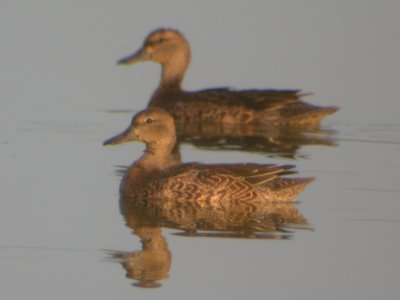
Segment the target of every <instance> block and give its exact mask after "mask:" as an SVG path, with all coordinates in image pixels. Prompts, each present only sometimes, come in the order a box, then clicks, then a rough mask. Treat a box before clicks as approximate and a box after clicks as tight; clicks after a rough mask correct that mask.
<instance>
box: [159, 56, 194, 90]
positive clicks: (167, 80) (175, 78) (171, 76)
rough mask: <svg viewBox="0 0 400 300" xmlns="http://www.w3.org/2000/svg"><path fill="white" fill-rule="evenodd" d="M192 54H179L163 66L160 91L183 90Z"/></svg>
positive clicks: (170, 58)
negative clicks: (182, 86)
mask: <svg viewBox="0 0 400 300" xmlns="http://www.w3.org/2000/svg"><path fill="white" fill-rule="evenodd" d="M189 60H190V54H188V53H178V54H176V55H173V56H171V57H169V59H168V61H166V62H165V63H163V64H162V72H161V82H160V85H159V87H158V89H159V90H160V89H163V90H165V89H168V90H171V89H178V90H180V89H181V84H182V81H183V77H184V75H185V72H186V70H187V68H188V66H189Z"/></svg>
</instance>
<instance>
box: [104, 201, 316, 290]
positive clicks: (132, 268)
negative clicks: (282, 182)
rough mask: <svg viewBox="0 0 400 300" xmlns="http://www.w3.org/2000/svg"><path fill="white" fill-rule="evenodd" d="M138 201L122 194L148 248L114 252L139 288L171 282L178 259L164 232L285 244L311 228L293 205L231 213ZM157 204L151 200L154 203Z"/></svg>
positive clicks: (132, 223)
mask: <svg viewBox="0 0 400 300" xmlns="http://www.w3.org/2000/svg"><path fill="white" fill-rule="evenodd" d="M136 200H137V199H135V198H131V197H126V196H123V195H121V198H120V208H121V214H122V215H123V217H124V219H125V223H126V225H127V226H128V227H130V228H132V232H133V234H135V235H137V236H138V237H139V238H140V240H141V243H142V250H141V251H133V252H123V251H109V255H110V257H111V258H112V260H114V261H117V262H119V263H121V265H122V267H123V268H124V269H125V270H126V276H127V277H128V278H130V279H132V280H135V282H134V283H133V285H134V286H137V287H145V288H157V287H160V286H161V283H160V281H162V280H164V279H167V278H168V277H169V270H170V268H171V260H172V254H171V252H170V250H169V248H168V243H167V240H166V238H165V237H164V236H163V235H162V227H166V228H172V229H177V230H179V231H178V232H176V233H174V234H175V235H179V236H189V237H214V238H242V239H270V240H285V239H290V238H291V237H292V234H293V231H292V229H294V228H296V229H311V226H310V225H309V223H308V221H307V220H306V219H305V218H304V217H303V216H302V215H301V213H300V212H299V211H298V209H297V208H296V207H295V205H294V203H293V202H285V203H283V202H281V203H278V202H276V203H272V202H271V203H265V204H264V205H262V206H260V207H257V208H256V209H255V210H253V211H243V210H242V209H241V208H240V207H231V209H230V210H228V211H222V210H211V211H210V210H209V209H208V208H207V209H206V208H200V209H193V207H180V208H176V207H174V206H173V205H172V206H171V204H170V203H169V202H168V201H167V202H161V204H160V205H158V206H157V207H155V206H151V207H148V206H146V205H143V202H141V201H139V202H138V201H136ZM153 200H154V199H151V198H149V199H148V201H149V202H151V201H153Z"/></svg>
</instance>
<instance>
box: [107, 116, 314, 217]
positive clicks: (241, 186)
mask: <svg viewBox="0 0 400 300" xmlns="http://www.w3.org/2000/svg"><path fill="white" fill-rule="evenodd" d="M128 141H141V142H144V143H145V144H146V150H145V152H144V154H143V155H142V157H141V158H140V159H139V160H137V161H136V162H134V163H133V164H132V165H131V166H130V167H129V168H128V170H127V171H126V173H125V175H124V178H123V180H122V182H121V186H120V191H121V194H122V195H124V196H129V197H132V198H133V199H135V201H138V202H140V201H142V202H144V203H146V201H147V200H148V199H152V201H149V203H146V205H148V206H151V205H155V206H157V205H158V204H157V203H158V202H159V203H163V202H165V201H169V203H171V205H175V206H182V205H184V206H188V205H189V206H193V207H194V208H195V207H201V208H204V207H208V208H210V209H225V210H226V209H229V207H230V206H232V205H233V206H235V207H241V206H242V207H243V209H252V208H255V207H256V206H257V205H259V204H260V203H263V202H275V201H278V202H279V201H292V200H293V199H294V198H295V197H296V196H297V195H298V194H299V193H300V192H301V191H302V190H303V189H304V187H305V186H306V185H307V184H308V183H309V182H310V181H312V180H313V178H284V177H281V176H282V175H288V174H292V173H293V171H290V169H292V168H293V166H291V165H259V164H213V165H206V164H200V163H185V164H182V163H181V162H180V158H179V156H177V155H176V153H175V152H174V151H173V150H174V147H175V144H176V132H175V125H174V119H173V118H172V117H171V115H170V114H169V113H167V112H166V111H165V110H163V109H161V108H149V109H147V110H145V111H142V112H140V113H138V114H137V115H136V116H134V117H133V119H132V123H131V125H130V126H129V127H128V128H127V129H126V130H125V131H124V132H122V133H121V134H119V135H117V136H115V137H113V138H111V139H108V140H107V141H105V142H104V145H109V144H119V143H122V142H128ZM253 206H254V207H253Z"/></svg>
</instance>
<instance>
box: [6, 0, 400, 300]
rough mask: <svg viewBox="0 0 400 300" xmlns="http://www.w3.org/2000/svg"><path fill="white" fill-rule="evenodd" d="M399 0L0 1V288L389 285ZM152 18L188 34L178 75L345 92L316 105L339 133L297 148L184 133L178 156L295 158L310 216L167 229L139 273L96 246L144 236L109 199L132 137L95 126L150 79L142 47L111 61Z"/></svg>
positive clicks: (395, 266) (247, 294) (253, 290)
mask: <svg viewBox="0 0 400 300" xmlns="http://www.w3.org/2000/svg"><path fill="white" fill-rule="evenodd" d="M160 2H161V1H160ZM399 10H400V4H399V2H396V1H389V0H387V1H361V0H360V1H357V0H354V1H306V0H302V1H268V2H265V3H264V2H263V3H261V2H260V3H258V2H255V1H254V3H253V4H249V3H248V2H240V3H232V2H227V1H226V2H224V1H221V2H218V3H214V1H202V2H201V4H200V3H198V4H193V3H188V2H184V1H182V2H181V1H165V2H162V3H158V2H156V1H135V2H132V1H109V2H107V1H101V2H99V1H89V0H88V1H58V2H54V1H43V0H42V1H35V2H29V1H5V2H4V1H3V3H2V4H1V9H0V25H1V28H2V33H1V42H2V43H1V44H2V47H1V56H0V65H1V66H2V72H1V75H0V85H1V88H0V97H1V100H0V101H1V104H2V105H1V110H0V120H1V126H0V137H1V139H0V153H1V156H0V159H1V167H0V176H1V182H2V184H1V187H2V188H1V195H2V196H1V201H0V236H1V240H0V266H1V267H0V282H1V284H0V286H1V289H0V295H1V298H4V299H27V298H30V299H85V298H86V299H110V298H113V299H131V298H132V297H140V298H143V299H213V298H215V299H217V298H218V299H265V298H271V299H289V298H296V299H339V298H340V299H395V298H397V297H398V295H399V293H400V287H399V278H400V260H399V253H400V238H399V234H398V232H399V229H400V181H399V178H400V172H399V167H400V162H399V159H398V155H399V154H400V121H399V117H398V114H399V108H400V105H399V103H400V101H399V99H398V85H399V78H400V72H399V69H400V60H399V59H398V53H400V40H399V39H398V33H399V28H400V21H399V18H398V12H399ZM162 25H163V26H171V27H175V28H178V29H180V30H181V31H182V32H184V33H185V35H186V36H187V38H188V39H189V41H190V42H191V47H192V54H193V62H192V64H191V66H190V69H189V72H188V74H187V77H186V80H185V82H184V85H185V88H187V89H201V88H205V87H211V86H226V85H229V86H232V87H236V88H252V87H258V88H263V87H274V88H302V89H303V90H305V91H307V92H308V91H312V92H314V93H315V95H314V96H312V97H310V98H309V99H307V100H308V101H310V102H312V103H317V104H320V105H337V106H340V107H341V108H342V109H341V111H340V112H339V113H337V114H336V115H334V116H332V117H330V118H329V119H327V120H326V122H324V126H325V128H327V129H330V130H334V131H336V135H335V136H334V138H335V139H336V142H337V146H335V147H330V146H305V147H302V148H301V149H300V150H299V151H298V152H297V153H296V156H295V159H288V158H283V157H276V156H274V157H271V156H269V155H268V154H262V153H248V152H240V151H224V152H222V151H217V150H215V151H205V150H201V149H198V148H196V147H194V146H192V145H184V146H183V147H182V155H183V160H184V161H193V160H196V161H202V162H207V163H212V162H245V161H247V162H258V163H263V162H265V163H295V164H296V165H297V166H298V170H299V172H300V174H301V175H304V176H316V177H317V180H316V181H315V182H314V183H313V184H311V185H310V186H309V187H308V188H307V189H306V190H305V192H304V193H303V194H302V195H301V196H300V197H299V200H300V203H299V204H297V208H298V209H299V211H300V212H301V213H302V214H303V215H304V216H305V217H306V218H307V219H308V220H309V222H310V223H311V224H312V225H313V227H314V231H307V230H295V231H294V233H293V237H292V239H290V240H245V239H222V238H221V239H218V238H190V237H182V236H176V235H173V234H172V233H175V232H176V231H175V230H172V229H164V230H163V233H162V234H163V236H164V237H165V238H166V240H167V243H168V248H169V251H170V252H171V254H172V262H171V270H170V272H169V278H168V279H166V280H163V281H161V282H160V283H161V284H162V286H161V287H160V288H158V289H143V288H138V287H135V286H132V283H133V281H132V280H131V279H128V278H126V277H125V270H124V269H123V268H122V267H121V265H120V264H118V263H115V262H112V261H109V260H108V259H107V257H108V252H107V251H106V250H115V251H135V250H140V249H141V244H140V241H139V238H138V237H137V236H134V235H132V233H131V229H130V228H128V227H126V226H125V224H124V220H123V218H122V216H121V215H120V213H119V207H118V184H119V180H120V178H119V177H118V176H117V175H116V174H115V172H114V171H115V166H116V165H127V164H129V163H130V162H132V161H133V160H134V159H136V158H137V157H138V156H139V155H140V154H141V152H142V150H143V145H140V144H131V145H126V146H121V147H113V148H103V147H102V146H101V142H102V141H103V140H104V139H105V138H108V137H109V136H111V135H113V134H115V133H117V132H119V131H120V130H122V129H123V128H125V127H126V126H127V125H128V122H129V120H130V118H131V115H132V114H133V111H137V110H141V109H142V108H144V107H145V105H146V103H147V100H148V98H149V96H150V94H151V92H152V91H153V89H154V88H155V86H156V84H157V82H158V79H159V67H158V66H157V65H155V64H151V63H147V64H142V65H138V66H136V67H132V68H122V67H117V66H116V65H115V61H116V60H117V59H118V58H120V57H122V56H124V55H126V54H128V53H130V52H131V51H132V50H134V49H136V48H137V47H139V45H140V44H141V43H142V40H143V38H144V36H145V35H146V34H147V33H148V32H149V31H150V30H153V29H155V28H157V27H159V26H162ZM110 110H129V111H131V112H127V113H110V112H109V111H110Z"/></svg>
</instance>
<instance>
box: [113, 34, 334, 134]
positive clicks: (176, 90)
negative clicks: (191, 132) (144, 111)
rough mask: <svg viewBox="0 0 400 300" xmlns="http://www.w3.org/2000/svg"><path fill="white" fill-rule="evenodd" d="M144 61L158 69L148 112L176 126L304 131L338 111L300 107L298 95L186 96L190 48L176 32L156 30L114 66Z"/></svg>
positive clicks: (227, 92)
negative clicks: (156, 111) (160, 113)
mask: <svg viewBox="0 0 400 300" xmlns="http://www.w3.org/2000/svg"><path fill="white" fill-rule="evenodd" d="M143 61H154V62H157V63H159V64H161V66H162V73H161V81H160V83H159V86H158V88H157V89H156V91H155V92H154V94H153V96H152V97H151V100H150V102H149V105H148V106H149V107H154V106H155V107H161V108H163V109H165V110H167V111H168V112H169V113H170V114H172V115H173V117H174V118H175V120H176V121H190V122H193V121H208V122H222V123H227V124H269V125H297V126H298V125H302V126H306V125H314V124H316V123H318V122H319V121H320V120H322V119H323V118H325V117H326V116H327V115H329V114H332V113H334V112H335V111H337V110H338V108H337V107H318V106H315V105H312V104H308V103H305V102H303V101H301V100H300V97H301V96H303V95H304V94H301V93H300V91H299V90H270V89H267V90H259V89H252V90H240V91H239V90H231V89H228V88H215V89H206V90H200V91H192V92H189V91H184V90H182V88H181V84H182V80H183V77H184V75H185V72H186V69H187V67H188V65H189V62H190V48H189V44H188V42H187V40H186V39H185V37H184V36H183V35H182V34H181V33H180V32H178V31H176V30H172V29H158V30H155V31H154V32H152V33H150V34H149V35H148V36H147V38H146V39H145V41H144V43H143V46H142V48H140V49H139V50H138V51H137V52H135V53H134V54H132V55H130V56H128V57H125V58H123V59H121V60H120V61H119V62H118V63H119V64H126V65H127V64H134V63H137V62H143Z"/></svg>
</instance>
